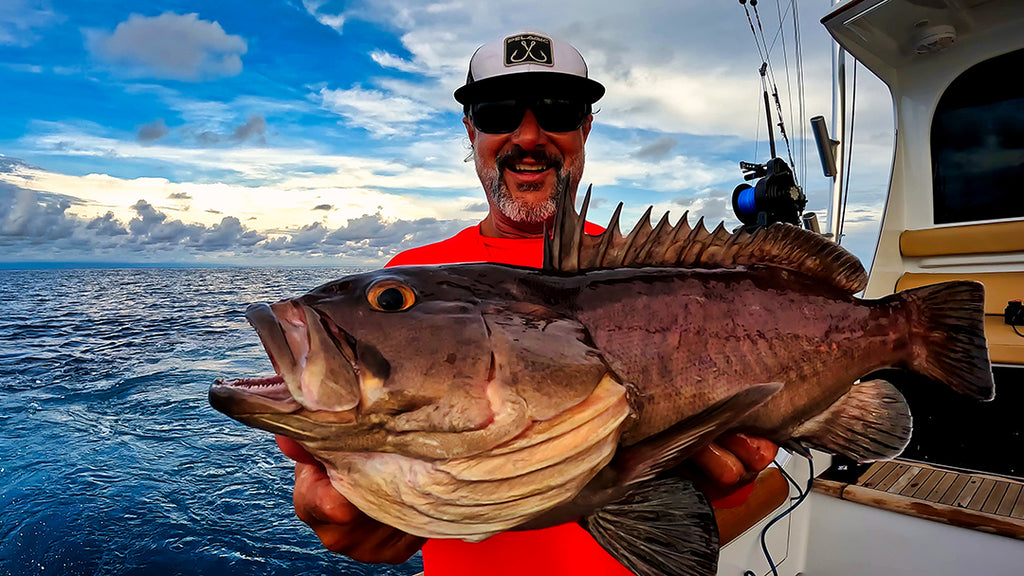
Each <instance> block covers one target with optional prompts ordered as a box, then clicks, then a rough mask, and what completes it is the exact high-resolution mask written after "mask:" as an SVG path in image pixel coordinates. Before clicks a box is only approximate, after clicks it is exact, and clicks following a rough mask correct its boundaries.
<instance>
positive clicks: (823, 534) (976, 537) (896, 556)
mask: <svg viewBox="0 0 1024 576" xmlns="http://www.w3.org/2000/svg"><path fill="white" fill-rule="evenodd" d="M821 23H822V24H823V25H824V27H825V28H826V29H827V31H828V32H829V33H830V34H831V36H832V37H833V39H834V40H835V42H836V49H835V53H834V58H833V60H834V62H833V64H834V72H835V78H834V81H835V89H834V95H835V109H834V110H833V115H834V119H833V134H834V135H838V140H837V141H834V142H831V139H828V140H829V141H830V142H829V144H828V145H824V146H822V147H821V148H822V151H823V152H824V155H823V165H824V166H828V164H829V161H830V160H834V161H836V163H837V164H838V168H837V169H836V170H835V171H834V172H835V176H834V187H833V201H832V205H831V208H830V212H831V216H832V217H831V218H829V229H830V231H829V233H831V234H832V235H833V237H834V238H837V239H838V238H840V234H841V230H842V226H841V218H839V217H837V216H836V215H839V214H841V210H842V207H841V201H842V200H841V198H842V190H843V186H844V182H843V179H844V176H843V174H844V170H843V166H844V164H845V161H846V160H847V159H848V158H849V157H850V155H851V154H850V151H849V150H847V149H846V148H847V146H846V143H844V142H843V140H844V136H845V135H847V134H849V133H850V131H849V130H848V129H847V127H846V126H845V124H846V123H845V119H846V118H847V116H848V115H849V111H848V110H847V109H846V106H847V98H846V95H845V94H844V91H845V87H846V85H847V81H846V79H845V76H846V73H847V72H848V70H849V69H850V67H851V66H852V65H857V66H863V67H865V68H867V69H868V70H870V71H871V72H872V73H874V74H875V75H876V76H877V77H878V78H879V79H881V80H882V81H883V82H884V83H885V85H886V86H887V87H888V89H889V91H890V93H891V96H892V106H893V112H894V120H895V126H894V135H895V137H894V152H893V156H892V166H891V173H890V182H889V190H888V194H887V197H886V200H885V205H884V213H883V216H882V221H881V229H880V233H879V238H878V243H877V247H876V250H875V254H874V259H873V261H872V264H871V269H870V274H869V280H868V284H867V288H866V290H865V292H864V297H866V298H880V297H883V296H885V295H888V294H891V293H893V292H895V291H899V290H903V289H906V288H912V287H916V286H921V285H925V284H931V283H935V282H939V281H944V280H951V279H967V280H976V281H980V282H982V283H984V285H985V291H986V296H985V314H986V316H985V333H986V337H987V339H988V343H989V352H990V359H991V361H992V363H993V374H994V377H995V382H996V397H995V399H994V400H993V401H991V402H987V403H974V402H971V401H969V400H965V399H963V398H962V397H958V396H956V395H955V394H952V393H949V392H947V391H946V390H944V389H941V387H939V386H936V385H934V384H932V383H931V382H927V381H924V380H923V379H921V378H917V377H914V376H913V375H907V374H905V373H897V372H895V371H888V372H886V373H885V374H883V375H882V376H883V377H884V378H886V379H889V380H890V381H892V382H893V383H894V384H895V385H896V386H897V388H899V389H900V390H901V392H903V394H904V396H906V397H907V400H908V403H909V404H910V407H911V411H912V413H913V418H914V434H913V436H912V438H911V443H910V445H909V446H908V448H907V450H906V451H905V452H904V453H903V454H902V455H901V456H900V457H899V458H897V459H896V460H893V461H890V462H878V463H874V464H870V465H858V464H856V463H853V462H846V461H842V460H841V459H840V458H829V457H828V456H827V455H825V454H819V453H815V455H814V458H813V468H814V470H813V472H812V471H810V470H809V468H808V466H807V463H806V462H805V461H804V459H803V458H799V457H794V456H791V455H788V454H785V453H784V452H783V453H780V454H781V456H780V459H779V464H780V466H779V468H780V469H781V470H779V469H775V468H774V467H773V468H770V469H769V470H767V471H765V472H764V473H762V476H761V477H760V478H759V479H758V486H757V489H755V491H754V497H752V499H751V500H753V501H754V502H753V503H752V505H751V506H750V507H751V508H757V510H754V511H752V512H750V513H741V512H736V513H734V514H733V516H734V517H729V518H724V519H723V518H720V520H719V523H720V524H730V523H731V528H730V529H729V530H730V531H723V541H728V543H727V544H725V546H724V547H723V549H722V555H721V560H720V564H719V572H718V573H719V574H721V575H723V576H725V575H730V576H739V575H744V576H747V575H768V574H773V573H774V574H782V575H788V576H796V575H801V574H802V575H829V576H847V575H849V576H853V575H862V574H886V575H894V574H908V575H909V574H972V575H974V574H976V575H986V576H989V575H1007V576H1009V575H1017V576H1019V575H1021V574H1024V419H1022V418H1020V416H1019V413H1020V410H1021V408H1022V407H1024V312H1021V304H1020V301H1021V299H1024V193H1022V192H1021V191H1020V189H1021V186H1022V185H1024V88H1022V87H1021V84H1019V83H1018V82H1017V81H1016V78H1015V77H1016V75H1017V74H1018V73H1020V71H1021V70H1024V2H1021V1H1020V0H849V1H847V2H842V3H837V4H835V5H834V6H832V9H831V11H830V12H829V13H827V14H826V15H825V16H824V17H823V18H822V19H821ZM851 59H852V60H851ZM826 170H827V169H826ZM781 471H785V472H786V473H788V474H789V475H790V476H792V478H793V481H792V482H786V481H784V480H782V481H780V478H781ZM811 475H814V476H817V477H816V478H815V480H814V483H813V485H814V487H813V489H812V490H810V491H809V493H808V494H802V493H803V492H804V491H805V486H806V484H805V483H806V482H807V480H808V478H809V477H810V476H811ZM762 483H763V485H762ZM798 499H799V500H802V503H801V504H800V505H799V506H796V507H795V509H793V510H792V511H790V512H789V513H788V514H785V515H784V516H783V515H782V514H783V513H784V512H786V511H787V510H788V509H789V508H791V507H792V505H793V504H794V503H795V502H796V501H797V500H798ZM765 507H768V508H774V509H772V510H771V511H770V512H768V513H767V515H766V516H764V517H763V518H762V517H761V512H762V511H763V509H764V508H765ZM726 513H727V514H729V512H728V511H727V512H726ZM744 514H746V515H745V516H744ZM741 516H742V517H741ZM739 517H741V518H739ZM737 518H738V519H737ZM757 518H761V519H760V520H757ZM776 518H778V519H777V520H776ZM771 522H774V524H773V525H772V526H771V527H770V528H768V529H767V531H766V528H767V527H768V526H769V523H771ZM736 532H738V534H736ZM762 541H763V544H762ZM769 558H770V559H769Z"/></svg>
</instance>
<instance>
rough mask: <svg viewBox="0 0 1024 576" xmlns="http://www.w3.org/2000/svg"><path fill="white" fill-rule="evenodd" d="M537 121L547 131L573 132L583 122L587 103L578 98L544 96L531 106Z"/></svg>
mask: <svg viewBox="0 0 1024 576" xmlns="http://www.w3.org/2000/svg"><path fill="white" fill-rule="evenodd" d="M530 109H531V110H533V115H534V116H536V117H537V123H538V124H540V127H541V128H543V129H544V130H545V131H547V132H572V131H573V130H576V129H578V128H579V127H580V125H582V124H583V119H584V118H586V116H587V105H586V104H584V103H583V102H580V101H577V100H560V99H555V98H543V99H541V100H538V101H537V103H536V104H534V105H533V106H531V107H530Z"/></svg>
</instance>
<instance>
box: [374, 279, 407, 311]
mask: <svg viewBox="0 0 1024 576" xmlns="http://www.w3.org/2000/svg"><path fill="white" fill-rule="evenodd" d="M366 301H367V302H368V303H369V304H370V308H373V309H374V310H379V311H380V312H401V311H402V310H408V309H409V308H410V307H411V306H412V305H413V304H415V303H416V293H415V292H413V291H412V288H410V287H409V286H407V285H405V284H403V283H402V282H399V281H398V280H381V281H379V282H377V283H375V284H373V285H372V286H370V289H369V290H367V291H366Z"/></svg>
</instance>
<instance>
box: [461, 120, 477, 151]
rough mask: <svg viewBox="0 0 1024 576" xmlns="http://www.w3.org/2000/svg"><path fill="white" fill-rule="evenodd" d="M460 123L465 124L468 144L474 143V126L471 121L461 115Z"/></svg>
mask: <svg viewBox="0 0 1024 576" xmlns="http://www.w3.org/2000/svg"><path fill="white" fill-rule="evenodd" d="M462 123H463V124H464V125H465V126H466V134H468V135H469V143H470V145H473V144H476V128H474V127H473V123H472V122H470V121H469V117H468V116H463V117H462Z"/></svg>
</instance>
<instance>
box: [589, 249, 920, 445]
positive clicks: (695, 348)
mask: <svg viewBox="0 0 1024 576" xmlns="http://www.w3.org/2000/svg"><path fill="white" fill-rule="evenodd" d="M572 282H574V283H580V284H583V285H585V289H582V290H579V296H578V299H577V301H576V302H575V303H574V305H573V307H574V308H575V309H577V310H578V312H576V314H577V317H578V318H579V319H580V321H581V322H582V323H583V324H584V325H585V326H586V327H587V329H588V332H589V333H590V335H591V337H592V338H593V339H594V343H595V345H596V347H597V348H598V349H600V350H601V351H602V352H603V353H605V358H606V359H607V361H608V363H609V365H610V366H611V368H612V369H614V370H615V372H616V374H618V375H619V376H620V377H621V378H622V379H623V380H624V381H626V382H630V383H634V384H635V385H636V386H637V387H638V389H639V391H640V393H641V394H640V398H641V404H642V410H641V420H640V422H639V423H638V424H637V427H636V428H635V429H631V430H629V431H628V432H627V433H626V435H625V436H624V440H625V441H626V443H632V442H633V441H636V440H638V439H642V438H645V437H647V436H649V435H651V434H653V433H656V432H659V431H661V430H663V429H665V428H667V427H668V426H670V425H671V424H673V423H675V422H677V421H678V420H679V419H680V418H683V417H686V416H689V415H692V414H691V413H690V411H691V410H692V409H693V407H696V406H708V405H710V404H712V403H714V402H717V401H720V400H722V399H723V398H726V397H728V396H731V395H732V394H735V393H736V392H737V391H739V390H740V389H742V388H744V387H746V386H749V385H750V384H757V383H764V382H782V383H784V384H786V386H785V388H783V389H782V391H780V393H779V394H778V395H776V396H775V397H773V398H772V399H770V400H768V402H767V403H766V404H765V406H764V407H763V408H760V409H758V410H756V411H755V412H753V413H752V414H751V415H749V417H748V418H749V419H747V420H745V422H744V427H745V428H746V429H748V430H750V431H758V432H761V433H764V434H767V433H769V432H773V433H776V432H778V431H779V429H780V426H781V425H782V424H783V420H791V419H793V418H800V417H801V416H804V415H806V414H812V413H817V412H818V411H820V410H821V409H822V408H824V407H825V406H827V405H828V404H831V403H832V402H833V401H835V400H836V399H837V398H838V397H839V396H840V395H841V394H842V393H843V392H845V389H846V388H847V387H848V385H849V384H850V383H852V382H853V381H854V380H856V379H857V378H859V377H861V376H863V375H865V374H867V373H868V372H870V371H873V370H875V369H877V368H882V367H887V366H894V365H898V364H900V363H901V359H902V358H904V357H908V356H909V353H910V352H909V350H908V347H907V345H908V343H909V338H908V333H909V330H908V325H907V322H908V319H907V314H906V311H905V310H904V309H903V308H901V307H899V306H895V305H891V304H889V303H883V304H876V303H871V302H865V301H862V300H856V299H854V298H852V297H850V296H849V295H847V294H844V293H843V292H842V291H839V290H835V289H829V287H827V286H824V287H823V286H820V285H816V284H814V283H810V282H800V280H799V279H794V278H792V275H791V274H788V273H780V272H779V271H776V270H755V271H742V272H739V271H729V270H716V271H694V270H672V269H668V270H666V269H647V270H643V271H642V272H641V273H638V271H636V270H629V271H621V270H616V271H602V272H591V273H588V274H586V275H585V276H581V277H579V278H574V279H572ZM783 286H786V288H785V289H783ZM836 383H841V384H839V385H834V384H836ZM797 407H799V410H798V411H795V412H794V408H797ZM773 435H774V434H773ZM774 439H778V438H774Z"/></svg>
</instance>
